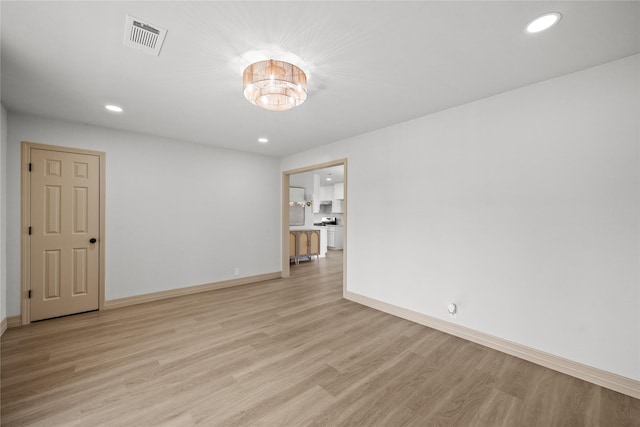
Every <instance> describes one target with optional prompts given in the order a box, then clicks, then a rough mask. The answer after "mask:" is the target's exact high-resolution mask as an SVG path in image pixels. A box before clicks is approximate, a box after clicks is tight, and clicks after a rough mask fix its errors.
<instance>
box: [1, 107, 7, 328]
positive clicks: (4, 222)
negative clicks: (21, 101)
mask: <svg viewBox="0 0 640 427" xmlns="http://www.w3.org/2000/svg"><path fill="white" fill-rule="evenodd" d="M6 194H7V111H6V110H5V109H4V107H3V106H2V105H1V104H0V321H2V320H3V319H4V318H6V317H7V197H6Z"/></svg>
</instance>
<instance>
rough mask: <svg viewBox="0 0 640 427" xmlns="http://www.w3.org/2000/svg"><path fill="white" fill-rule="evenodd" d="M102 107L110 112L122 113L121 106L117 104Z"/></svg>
mask: <svg viewBox="0 0 640 427" xmlns="http://www.w3.org/2000/svg"><path fill="white" fill-rule="evenodd" d="M104 108H106V109H107V110H109V111H111V112H112V113H122V107H118V106H117V105H111V104H109V105H105V106H104Z"/></svg>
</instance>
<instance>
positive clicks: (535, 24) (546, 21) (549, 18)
mask: <svg viewBox="0 0 640 427" xmlns="http://www.w3.org/2000/svg"><path fill="white" fill-rule="evenodd" d="M560 18H562V15H561V14H560V13H558V12H551V13H545V14H544V15H542V16H540V17H538V18H536V19H534V20H533V21H531V22H530V23H529V25H527V32H528V33H539V32H540V31H544V30H546V29H548V28H551V27H552V26H554V25H555V24H557V23H558V22H559V21H560Z"/></svg>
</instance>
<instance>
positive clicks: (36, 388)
mask: <svg viewBox="0 0 640 427" xmlns="http://www.w3.org/2000/svg"><path fill="white" fill-rule="evenodd" d="M330 254H331V255H333V256H331V257H328V258H327V259H321V260H320V261H319V262H318V261H315V260H314V261H311V262H305V263H301V264H300V265H299V266H292V269H291V271H292V275H291V278H289V279H277V280H270V281H267V282H263V283H259V284H252V285H245V286H241V287H236V288H229V289H222V290H218V291H212V292H207V293H202V294H197V295H189V296H184V297H179V298H175V299H171V300H165V301H159V302H154V303H147V304H142V305H138V306H133V307H126V308H121V309H117V310H111V311H103V312H93V313H86V314H81V315H76V316H70V317H65V318H59V319H53V320H48V321H44V322H39V323H34V324H32V325H30V326H27V327H22V328H15V329H10V330H8V331H7V332H6V333H5V335H4V336H3V337H2V349H1V356H2V396H1V398H2V403H1V405H2V406H1V408H2V425H3V426H5V425H6V426H190V425H204V426H280V425H284V426H404V425H406V426H490V427H498V426H509V427H525V426H527V427H529V426H544V427H552V426H563V427H565V426H603V427H626V426H628V427H630V426H640V401H639V400H637V399H632V398H630V397H628V396H625V395H622V394H619V393H616V392H613V391H610V390H607V389H604V388H601V387H598V386H595V385H593V384H590V383H587V382H584V381H581V380H578V379H575V378H572V377H569V376H567V375H564V374H560V373H557V372H555V371H552V370H549V369H546V368H543V367H540V366H537V365H534V364H532V363H529V362H526V361H523V360H520V359H517V358H515V357H512V356H508V355H506V354H503V353H500V352H497V351H494V350H491V349H488V348H485V347H482V346H480V345H477V344H474V343H471V342H468V341H465V340H463V339H460V338H456V337H453V336H450V335H447V334H444V333H441V332H439V331H436V330H433V329H430V328H427V327H424V326H421V325H417V324H414V323H411V322H409V321H406V320H403V319H399V318H395V317H393V316H390V315H388V314H385V313H381V312H378V311H376V310H373V309H370V308H367V307H364V306H361V305H358V304H355V303H352V302H350V301H346V300H344V299H342V264H341V262H342V260H341V256H336V255H340V253H339V252H337V253H336V252H330Z"/></svg>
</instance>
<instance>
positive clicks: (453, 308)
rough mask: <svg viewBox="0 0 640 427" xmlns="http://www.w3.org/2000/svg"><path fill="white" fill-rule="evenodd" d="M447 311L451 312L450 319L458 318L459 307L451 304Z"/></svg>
mask: <svg viewBox="0 0 640 427" xmlns="http://www.w3.org/2000/svg"><path fill="white" fill-rule="evenodd" d="M447 311H448V312H449V317H453V318H454V319H457V318H458V306H457V305H455V304H454V303H449V305H448V306H447Z"/></svg>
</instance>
